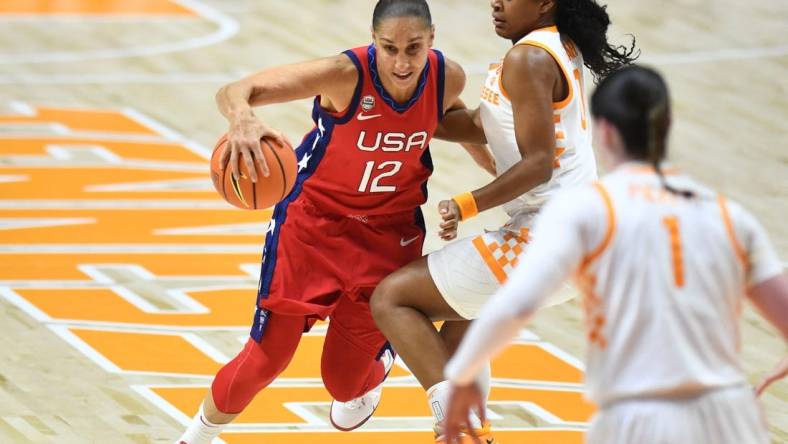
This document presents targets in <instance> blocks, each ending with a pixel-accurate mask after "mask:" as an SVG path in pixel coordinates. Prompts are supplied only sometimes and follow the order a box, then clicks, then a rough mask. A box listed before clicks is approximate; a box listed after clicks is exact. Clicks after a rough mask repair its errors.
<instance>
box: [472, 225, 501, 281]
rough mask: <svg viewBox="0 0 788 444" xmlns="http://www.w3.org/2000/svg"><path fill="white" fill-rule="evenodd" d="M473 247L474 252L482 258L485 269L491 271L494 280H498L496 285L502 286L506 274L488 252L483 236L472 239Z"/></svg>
mask: <svg viewBox="0 0 788 444" xmlns="http://www.w3.org/2000/svg"><path fill="white" fill-rule="evenodd" d="M473 246H474V247H476V251H478V252H479V254H480V255H481V256H482V259H484V262H485V263H487V267H488V268H489V269H490V271H492V273H493V274H494V275H495V278H496V279H498V283H500V284H503V283H504V282H506V272H505V271H503V267H501V265H500V264H499V263H498V261H496V260H495V258H494V257H493V255H492V252H490V249H489V248H487V245H485V243H484V237H483V236H477V237H475V238H474V239H473Z"/></svg>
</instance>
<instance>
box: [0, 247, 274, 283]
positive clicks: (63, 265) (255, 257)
mask: <svg viewBox="0 0 788 444" xmlns="http://www.w3.org/2000/svg"><path fill="white" fill-rule="evenodd" d="M44 256H46V260H43V259H42V258H43V257H44ZM0 263H2V264H3V266H2V267H0V280H62V279H73V280H90V277H88V276H87V275H85V274H84V273H82V272H81V271H79V269H78V268H77V267H78V266H79V265H81V264H128V265H138V266H140V267H143V268H145V269H146V270H148V271H150V272H151V273H153V274H154V275H156V276H160V277H167V276H189V275H193V276H238V277H243V276H248V275H246V274H245V273H244V272H243V271H242V270H241V269H240V266H241V264H256V265H257V264H259V263H260V254H199V255H198V254H194V253H189V254H183V253H181V254H166V255H162V254H150V253H146V254H132V253H127V254H79V255H73V254H48V255H40V254H13V255H10V254H9V255H0Z"/></svg>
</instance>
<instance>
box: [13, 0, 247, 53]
mask: <svg viewBox="0 0 788 444" xmlns="http://www.w3.org/2000/svg"><path fill="white" fill-rule="evenodd" d="M173 1H175V2H176V3H179V4H181V5H182V6H184V7H185V8H188V9H192V10H194V11H195V12H197V13H198V14H199V15H200V16H201V17H203V18H205V19H206V20H208V21H209V22H212V23H213V24H215V25H217V26H218V27H219V28H218V29H217V30H216V31H214V32H212V33H210V34H207V35H203V36H199V37H195V38H190V39H185V40H181V41H177V42H174V43H165V44H161V45H151V46H138V47H131V48H117V49H99V50H91V51H85V52H50V53H42V54H24V55H17V54H0V65H9V64H35V63H53V62H81V61H87V60H106V59H119V58H130V57H141V56H155V55H162V54H170V53H174V52H182V51H188V50H192V49H197V48H202V47H205V46H209V45H214V44H216V43H220V42H222V41H225V40H227V39H229V38H231V37H233V36H234V35H236V34H237V33H238V31H239V29H240V25H239V23H238V22H237V21H236V20H235V19H233V18H231V17H230V16H228V15H225V14H224V13H222V12H219V11H218V10H216V9H214V8H212V7H210V6H208V5H205V4H202V3H200V2H198V1H196V0H173Z"/></svg>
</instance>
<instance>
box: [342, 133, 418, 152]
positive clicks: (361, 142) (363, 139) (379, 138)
mask: <svg viewBox="0 0 788 444" xmlns="http://www.w3.org/2000/svg"><path fill="white" fill-rule="evenodd" d="M429 137H430V136H429V134H427V132H426V131H419V132H416V133H413V134H411V135H407V134H405V133H380V132H379V133H377V134H375V135H374V136H367V132H366V131H361V132H360V133H359V134H358V142H357V143H356V147H358V149H360V150H361V151H368V152H373V151H377V150H381V151H384V152H387V153H395V152H399V151H405V152H406V153H407V152H410V150H412V149H414V148H418V149H420V150H423V149H424V148H426V147H427V141H428V140H429Z"/></svg>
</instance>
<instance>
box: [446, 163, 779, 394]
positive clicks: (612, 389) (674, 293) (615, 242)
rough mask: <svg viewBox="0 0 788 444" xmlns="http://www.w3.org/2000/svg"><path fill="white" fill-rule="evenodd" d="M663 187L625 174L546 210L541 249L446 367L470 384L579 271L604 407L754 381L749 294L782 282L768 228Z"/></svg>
mask: <svg viewBox="0 0 788 444" xmlns="http://www.w3.org/2000/svg"><path fill="white" fill-rule="evenodd" d="M666 180H667V182H668V183H669V184H670V185H671V186H673V187H675V188H678V189H684V190H690V191H693V192H694V193H695V194H696V196H697V197H695V198H691V199H686V198H683V197H678V196H676V195H674V194H672V193H670V192H669V191H667V190H665V189H664V188H663V186H662V184H661V182H660V180H659V177H658V176H657V175H656V174H655V173H654V170H653V168H652V167H650V166H648V165H646V164H642V163H633V164H626V165H623V166H621V167H619V168H618V169H617V170H616V171H615V172H613V173H612V174H609V175H607V176H605V178H604V179H602V180H601V182H597V183H594V184H593V185H588V186H584V187H581V188H579V189H576V190H572V191H569V192H567V193H562V194H560V195H559V196H556V197H555V198H553V199H551V200H550V202H548V203H547V204H546V205H545V207H544V208H543V209H542V210H541V211H540V214H539V217H538V218H537V221H536V227H535V228H534V235H533V241H532V242H531V243H529V247H528V252H527V254H525V255H523V258H522V260H521V261H520V262H519V264H518V265H517V267H516V268H515V269H514V271H513V272H512V273H511V275H510V276H509V280H508V281H507V283H506V284H505V285H504V286H503V287H502V288H501V290H500V291H499V292H498V293H497V294H496V295H495V296H494V297H493V298H492V299H491V300H490V302H489V303H488V304H487V305H486V306H485V307H484V309H483V310H482V313H481V314H480V315H479V318H478V319H477V320H476V321H475V322H474V324H473V325H472V326H471V329H470V330H469V331H468V333H467V334H466V335H465V339H464V340H463V344H462V345H461V346H460V348H459V349H458V351H457V353H456V354H455V356H454V358H452V361H451V362H450V363H449V365H448V366H447V368H446V375H447V377H448V378H449V379H451V380H453V381H455V382H458V383H463V382H467V381H472V380H473V378H474V377H475V374H476V373H475V372H476V371H478V368H479V367H480V366H481V365H482V363H483V362H486V359H488V358H489V357H490V356H491V355H492V354H493V353H494V352H495V351H496V350H499V349H501V348H502V347H503V346H505V344H506V342H507V341H508V340H509V339H511V338H512V337H513V336H515V335H516V334H517V331H518V330H519V328H520V327H521V325H522V322H523V320H524V319H526V318H527V317H528V316H530V315H531V314H533V313H534V312H535V311H536V310H537V309H538V308H539V307H540V305H541V304H543V303H544V301H545V300H546V299H547V297H548V296H549V295H550V294H551V292H553V291H555V289H557V288H558V287H559V285H560V284H561V283H562V282H563V281H564V280H565V279H566V278H567V277H569V276H571V275H572V274H573V273H574V274H575V277H576V280H577V284H578V288H580V290H581V292H582V293H583V308H584V311H585V315H586V316H585V317H586V328H587V337H588V341H589V347H588V354H587V368H586V389H587V390H586V391H587V395H588V397H589V399H591V400H592V401H593V402H594V403H595V404H597V405H598V406H600V407H603V408H604V407H607V406H609V405H610V404H612V403H613V402H616V401H619V400H624V399H629V398H652V397H675V396H678V397H681V396H687V395H692V394H696V393H699V392H702V391H704V390H708V389H712V388H718V387H725V386H732V385H736V384H741V383H744V382H745V378H744V374H743V372H742V369H741V367H740V366H739V360H738V351H739V327H738V320H739V315H740V311H741V304H742V300H743V298H744V296H745V290H746V289H747V288H749V287H752V286H755V285H757V284H760V283H762V282H765V281H766V280H768V279H771V278H773V277H775V276H778V275H780V274H781V273H782V264H781V263H780V261H779V259H778V257H777V255H776V253H775V251H774V249H773V248H772V246H771V245H770V244H769V241H768V238H767V236H766V233H765V231H764V230H763V228H762V227H761V226H760V225H759V224H758V222H757V221H756V220H755V219H754V218H753V217H752V216H751V215H750V213H748V212H747V211H746V210H744V209H743V208H742V207H741V206H739V205H737V204H735V203H733V202H728V201H726V200H725V199H724V198H722V197H720V196H718V195H717V194H716V193H714V192H712V191H711V190H709V189H708V188H705V187H703V186H701V185H699V184H698V183H696V182H695V181H694V180H692V179H691V178H689V177H687V176H685V175H679V174H675V175H673V174H668V175H667V179H666Z"/></svg>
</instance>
